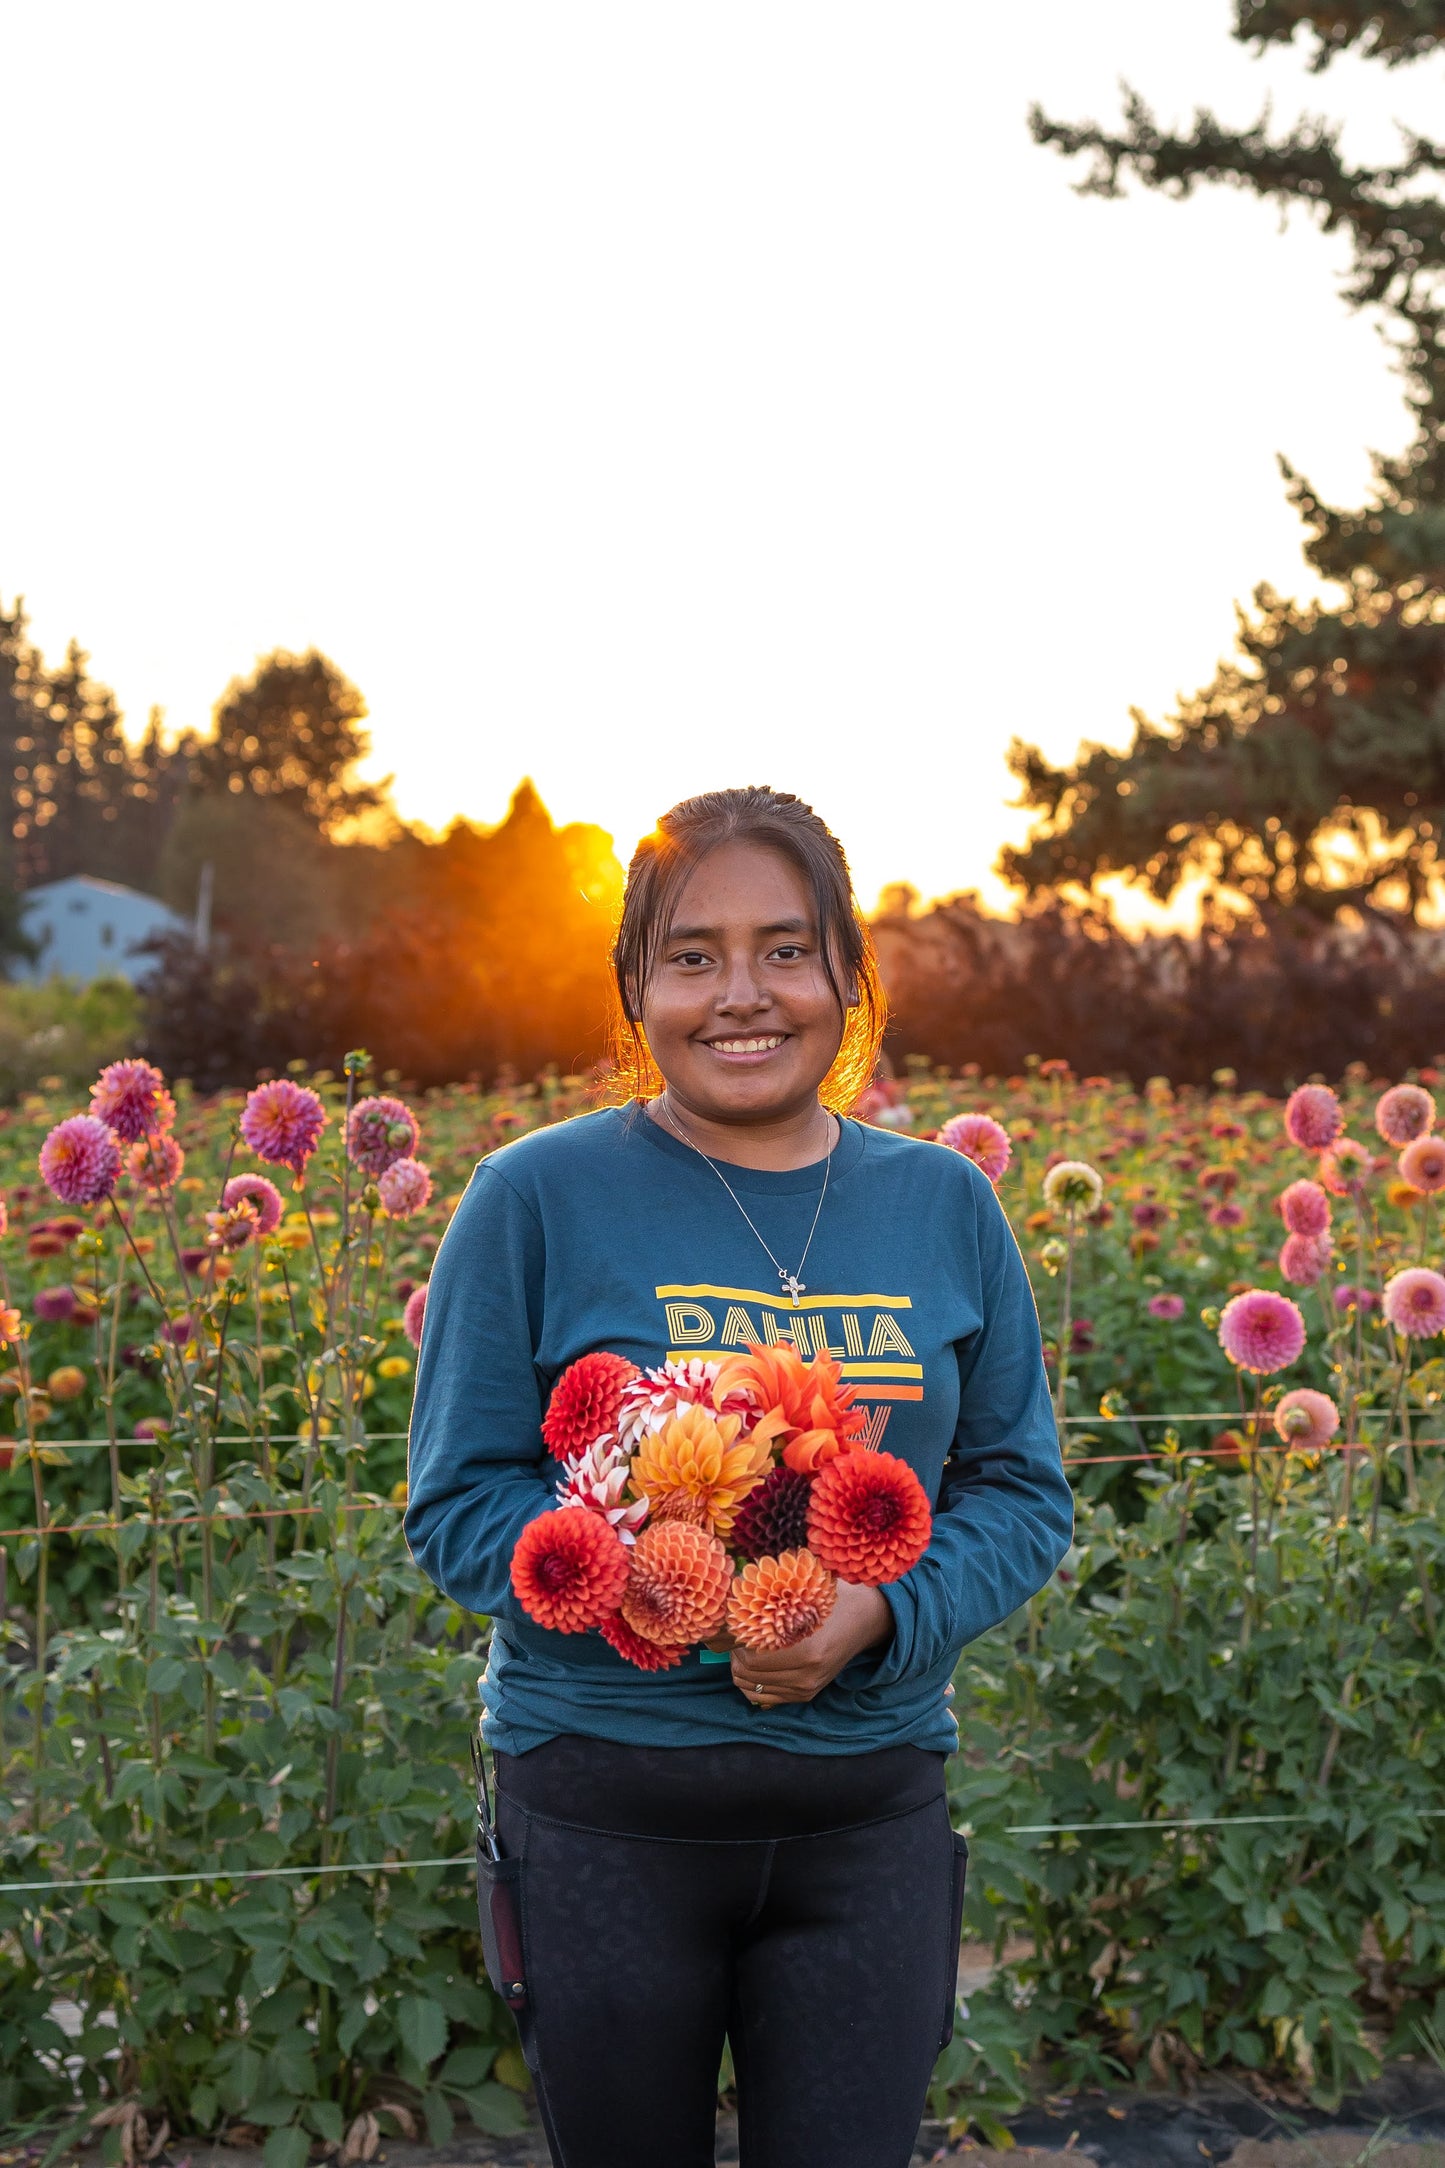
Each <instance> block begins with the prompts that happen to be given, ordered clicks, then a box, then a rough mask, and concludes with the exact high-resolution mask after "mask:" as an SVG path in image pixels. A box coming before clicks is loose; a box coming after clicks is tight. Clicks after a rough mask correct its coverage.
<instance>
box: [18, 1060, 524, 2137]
mask: <svg viewBox="0 0 1445 2168" xmlns="http://www.w3.org/2000/svg"><path fill="white" fill-rule="evenodd" d="M365 1066H366V1058H365V1057H364V1056H363V1057H359V1060H358V1061H357V1062H353V1063H352V1064H351V1065H350V1071H349V1074H348V1078H347V1083H346V1086H345V1090H344V1091H342V1090H340V1089H339V1088H332V1087H329V1086H327V1085H325V1084H324V1083H323V1085H322V1089H323V1090H326V1091H327V1094H328V1099H329V1106H330V1114H331V1116H332V1137H333V1139H334V1138H335V1136H336V1133H337V1131H338V1129H339V1128H340V1127H341V1125H342V1123H343V1122H344V1116H345V1107H346V1103H347V1101H348V1100H349V1099H350V1098H351V1097H352V1096H353V1095H354V1094H355V1091H356V1082H355V1072H357V1071H358V1069H364V1067H365ZM237 1106H238V1102H232V1103H231V1104H230V1105H229V1106H228V1107H227V1108H225V1109H224V1110H222V1111H221V1114H220V1118H219V1120H217V1119H216V1118H215V1116H214V1115H211V1116H209V1117H207V1118H206V1119H205V1120H204V1121H199V1122H198V1121H197V1119H196V1116H195V1111H194V1109H193V1108H192V1105H191V1103H190V1101H189V1098H188V1095H187V1094H186V1093H185V1092H184V1091H182V1092H181V1094H180V1101H179V1105H178V1109H177V1133H178V1136H179V1137H181V1138H184V1139H185V1140H186V1142H187V1143H188V1144H189V1145H191V1146H192V1159H191V1165H192V1166H194V1167H196V1168H197V1169H199V1168H201V1167H206V1168H207V1176H206V1177H203V1176H202V1175H201V1174H200V1173H199V1172H197V1173H188V1174H186V1175H185V1176H183V1177H182V1182H183V1185H185V1186H183V1187H182V1188H180V1189H177V1188H176V1187H174V1186H173V1185H170V1184H168V1185H166V1186H165V1188H164V1191H163V1194H162V1197H161V1198H160V1200H159V1201H156V1202H152V1203H149V1204H147V1203H145V1202H143V1201H142V1200H141V1199H140V1198H138V1197H137V1195H136V1193H135V1191H134V1189H133V1188H132V1187H131V1186H130V1185H129V1184H127V1185H126V1203H125V1206H124V1213H125V1219H124V1224H122V1223H121V1219H120V1216H119V1214H118V1213H117V1212H116V1211H115V1210H114V1209H113V1208H106V1207H103V1208H102V1209H101V1210H100V1211H99V1212H98V1213H97V1214H96V1215H95V1221H96V1224H95V1230H94V1232H90V1231H87V1232H85V1233H83V1234H81V1235H79V1236H78V1237H77V1238H76V1240H75V1242H74V1245H73V1251H72V1256H71V1257H70V1258H69V1259H68V1260H67V1261H66V1262H65V1263H64V1264H60V1263H58V1262H57V1260H56V1259H55V1258H54V1257H53V1256H52V1255H50V1254H48V1252H50V1251H53V1250H54V1249H55V1248H57V1247H61V1248H63V1244H62V1242H61V1238H59V1237H57V1236H55V1235H54V1234H53V1233H52V1232H51V1231H50V1229H49V1223H48V1221H47V1222H42V1223H41V1224H40V1225H38V1226H36V1227H33V1228H32V1230H31V1231H30V1233H29V1235H28V1238H27V1243H26V1246H27V1247H28V1248H30V1249H32V1250H33V1249H34V1248H35V1247H36V1245H37V1244H41V1245H43V1246H44V1250H45V1251H46V1253H47V1254H42V1255H41V1256H39V1257H38V1258H37V1259H36V1263H37V1265H38V1267H39V1271H40V1274H41V1275H44V1276H46V1277H47V1278H48V1279H49V1284H50V1285H51V1287H52V1291H53V1290H54V1289H55V1287H56V1286H57V1285H60V1286H62V1287H63V1286H64V1284H65V1281H64V1279H63V1278H62V1277H61V1275H62V1274H64V1273H66V1272H69V1273H72V1274H73V1275H74V1279H73V1282H72V1283H71V1284H72V1285H73V1286H74V1287H76V1288H78V1289H79V1291H80V1294H81V1296H82V1297H83V1298H84V1302H85V1307H86V1314H87V1317H88V1320H89V1323H88V1325H86V1326H79V1325H77V1324H76V1323H75V1322H74V1321H73V1320H72V1321H65V1320H61V1321H59V1322H55V1321H49V1322H47V1321H45V1320H44V1319H42V1318H37V1319H36V1320H35V1321H34V1322H30V1321H28V1320H27V1322H26V1323H25V1324H24V1325H22V1327H21V1328H20V1330H19V1331H18V1333H12V1342H13V1347H14V1352H15V1357H16V1362H15V1368H14V1369H13V1370H12V1371H11V1372H10V1373H9V1374H8V1378H7V1380H6V1383H7V1385H8V1387H9V1388H10V1391H11V1399H10V1401H9V1403H8V1405H9V1406H11V1407H12V1408H13V1409H14V1411H15V1414H14V1420H15V1430H16V1433H18V1435H13V1436H12V1443H11V1444H10V1445H9V1446H7V1447H5V1448H4V1450H3V1456H0V1457H3V1462H4V1464H5V1467H6V1468H8V1470H9V1472H8V1474H3V1475H0V1500H3V1507H4V1514H5V1520H6V1522H7V1523H8V1524H12V1526H13V1527H16V1528H18V1529H19V1530H23V1527H24V1521H23V1518H22V1515H23V1506H22V1501H23V1500H24V1499H25V1494H26V1490H27V1489H28V1490H29V1492H30V1499H29V1504H30V1514H29V1519H30V1522H31V1524H32V1528H33V1531H34V1532H32V1533H28V1534H26V1533H12V1534H11V1535H10V1536H9V1537H8V1539H7V1541H6V1546H5V1550H6V1556H5V1566H6V1575H5V1581H4V1589H5V1596H4V1601H3V1623H0V2126H3V2127H13V2126H14V2125H16V2124H17V2123H23V2122H25V2121H27V2120H29V2119H31V2118H34V2117H37V2116H41V2117H43V2116H44V2115H45V2114H46V2113H47V2112H48V2111H61V2110H64V2111H66V2112H70V2111H71V2110H72V2109H73V2107H74V2104H75V2096H76V2095H77V2094H78V2095H79V2098H80V2100H81V2102H82V2103H83V2104H84V2106H85V2108H86V2110H87V2112H90V2111H95V2110H99V2111H101V2112H106V2111H107V2109H108V2108H109V2107H120V2106H126V2105H127V2104H128V2105H129V2106H133V2107H134V2108H135V2109H136V2110H137V2111H139V2112H141V2113H143V2114H144V2115H145V2116H146V2117H147V2118H148V2119H149V2121H150V2123H151V2125H152V2127H154V2125H155V2124H156V2122H157V2121H158V2120H159V2119H161V2118H162V2117H164V2118H166V2119H168V2120H169V2123H170V2125H171V2128H172V2130H173V2131H176V2132H200V2133H207V2132H214V2131H222V2130H234V2129H237V2128H238V2127H241V2126H250V2127H251V2129H253V2130H254V2131H257V2132H262V2133H266V2134H267V2138H266V2157H267V2159H268V2160H269V2161H271V2162H273V2163H276V2164H279V2168H286V2164H287V2163H289V2162H291V2161H292V2160H293V2159H294V2160H297V2161H300V2160H302V2159H304V2158H305V2157H306V2153H307V2150H308V2148H309V2145H310V2142H311V2140H312V2139H313V2138H319V2139H322V2140H326V2141H332V2142H339V2141H340V2140H341V2138H342V2137H343V2135H344V2133H345V2131H346V2130H347V2129H348V2128H349V2127H350V2125H351V2123H352V2122H353V2120H354V2119H355V2118H356V2117H357V2116H358V2115H361V2114H364V2113H366V2112H368V2111H369V2110H370V2108H371V2107H372V2106H374V2105H376V2104H378V2103H379V2102H381V2101H386V2100H390V2101H393V2102H396V2103H399V2104H400V2105H401V2106H402V2107H403V2109H405V2110H407V2111H408V2112H412V2113H414V2114H415V2115H416V2116H418V2117H420V2118H421V2119H422V2120H424V2122H425V2124H426V2127H427V2128H428V2130H429V2131H430V2132H431V2134H432V2135H433V2137H435V2138H438V2139H441V2138H444V2137H445V2136H446V2135H447V2134H448V2133H449V2131H450V2128H451V2124H452V2121H453V2119H454V2117H455V2115H456V2114H458V2113H461V2112H466V2113H468V2114H470V2115H471V2117H472V2118H473V2120H474V2121H475V2122H477V2123H478V2124H480V2125H481V2127H482V2128H484V2129H491V2130H496V2131H505V2130H509V2129H514V2128H516V2127H518V2125H519V2123H520V2122H521V2120H522V2116H521V2110H520V2105H519V2102H518V2098H517V2095H516V2093H515V2091H514V2090H512V2089H510V2088H509V2087H507V2086H506V2085H501V2084H498V2083H497V2081H496V2078H495V2076H494V2075H493V2068H492V2066H493V2064H494V2062H495V2061H496V2058H497V2054H498V2051H499V2049H502V2048H503V2047H505V2046H506V2045H507V2044H509V2043H510V2042H512V2040H513V2038H514V2028H513V2025H512V2020H511V2018H510V2015H509V2014H508V2013H507V2012H506V2010H505V2009H504V2007H503V2006H502V2005H501V2004H500V2003H499V2002H498V2001H497V2000H496V1998H495V1997H494V1996H493V1995H492V1994H491V1992H490V1990H489V1989H488V1987H487V1985H486V1983H485V1979H484V1976H483V1973H482V1968H481V1963H480V1954H479V1944H478V1937H477V1931H476V1911H475V1897H474V1893H473V1890H472V1888H471V1884H470V1879H469V1876H468V1874H467V1873H466V1871H465V1868H464V1869H463V1871H462V1872H456V1871H454V1870H452V1869H450V1868H448V1867H446V1866H426V1865H424V1864H420V1863H424V1862H427V1861H440V1862H446V1861H450V1860H454V1859H456V1858H458V1857H459V1856H460V1857H461V1858H462V1859H463V1860H464V1861H466V1860H468V1859H469V1856H470V1843H471V1814H470V1794H469V1784H468V1781H467V1779H466V1776H465V1774H464V1772H465V1767H466V1764H465V1741H466V1735H467V1732H468V1730H469V1729H470V1726H471V1724H472V1722H473V1721H474V1719H475V1696H476V1681H477V1677H478V1674H479V1671H480V1668H481V1664H482V1661H483V1657H484V1636H483V1633H482V1631H481V1629H480V1627H479V1625H478V1622H475V1621H472V1620H470V1619H469V1618H467V1617H466V1616H464V1615H463V1614H461V1613H459V1612H458V1611H456V1610H455V1609H454V1608H453V1607H452V1606H450V1605H448V1604H446V1603H444V1602H441V1601H440V1600H439V1599H438V1598H437V1596H436V1595H435V1592H434V1591H433V1590H432V1589H431V1588H430V1586H429V1584H428V1583H427V1582H426V1581H425V1580H424V1579H423V1578H422V1576H421V1575H420V1574H419V1573H418V1572H417V1570H416V1568H415V1567H414V1566H413V1565H412V1563H411V1560H410V1557H409V1555H408V1553H407V1549H406V1545H405V1541H404V1538H403V1536H402V1532H401V1518H400V1513H399V1511H398V1505H399V1502H400V1494H399V1493H397V1492H396V1490H395V1485H396V1479H397V1476H398V1474H399V1473H400V1469H401V1466H402V1465H403V1464H402V1462H401V1459H400V1448H399V1446H398V1445H397V1444H395V1443H393V1442H390V1441H389V1440H388V1439H386V1438H384V1437H383V1438H381V1439H371V1438H368V1437H367V1435H366V1428H365V1423H364V1421H363V1411H374V1414H373V1415H372V1421H373V1424H374V1427H375V1428H376V1429H378V1430H381V1431H384V1432H385V1431H390V1432H395V1431H396V1430H397V1429H398V1428H400V1427H401V1425H402V1423H403V1422H404V1418H405V1411H406V1396H407V1392H408V1390H409V1384H408V1381H409V1376H410V1371H411V1363H410V1360H409V1358H408V1357H406V1356H403V1355H401V1354H399V1353H398V1352H397V1350H398V1341H399V1326H398V1323H397V1320H396V1318H395V1315H394V1312H395V1309H396V1307H397V1303H398V1297H397V1294H396V1292H395V1289H394V1285H393V1281H392V1278H391V1275H392V1273H393V1272H394V1271H395V1270H396V1266H397V1262H398V1259H397V1256H396V1252H397V1248H398V1243H397V1237H398V1235H400V1237H401V1244H402V1247H401V1259H409V1260H411V1261H413V1262H414V1263H416V1264H420V1263H422V1262H423V1261H424V1256H425V1254H426V1251H425V1249H424V1248H422V1247H419V1246H417V1245H416V1244H414V1243H413V1244H411V1246H410V1247H408V1246H407V1243H408V1236H409V1234H410V1230H408V1229H406V1228H405V1227H404V1226H402V1225H401V1224H400V1223H396V1222H390V1221H386V1220H384V1219H378V1216H377V1209H376V1193H375V1190H374V1189H369V1188H367V1187H365V1186H363V1184H362V1183H361V1182H360V1180H359V1179H357V1178H356V1177H355V1175H354V1170H352V1169H351V1168H350V1166H349V1163H348V1162H347V1161H346V1160H345V1158H344V1157H343V1156H342V1155H341V1154H340V1153H339V1152H338V1151H337V1149H336V1145H335V1142H334V1141H333V1143H332V1145H331V1148H330V1152H329V1153H328V1155H327V1156H326V1158H325V1159H324V1161H323V1162H322V1163H320V1164H315V1165H313V1166H312V1168H311V1169H310V1171H309V1174H308V1180H307V1185H306V1189H305V1191H304V1192H303V1195H302V1197H301V1198H300V1199H297V1201H296V1209H295V1210H294V1211H293V1212H292V1213H291V1214H290V1216H289V1217H287V1218H285V1219H283V1221H282V1222H281V1224H280V1226H279V1227H278V1228H277V1229H276V1231H275V1236H274V1239H271V1240H268V1241H267V1242H266V1243H265V1245H264V1249H263V1248H262V1246H261V1245H260V1244H259V1243H258V1242H257V1241H256V1240H255V1239H252V1240H251V1242H250V1243H249V1244H248V1245H247V1246H246V1247H245V1248H243V1249H242V1250H240V1251H237V1252H235V1253H234V1254H229V1255H228V1254H226V1253H224V1252H222V1251H220V1250H218V1249H216V1248H215V1247H213V1248H212V1249H211V1250H210V1251H209V1252H207V1251H206V1249H205V1248H204V1246H201V1247H199V1248H196V1247H191V1246H189V1245H188V1244H187V1242H186V1241H185V1238H184V1235H183V1234H182V1225H183V1217H184V1215H185V1214H186V1213H187V1211H188V1210H190V1209H193V1208H194V1207H193V1206H192V1199H198V1200H199V1202H200V1203H201V1204H209V1203H212V1202H213V1201H214V1197H215V1190H214V1187H213V1186H212V1185H213V1184H214V1183H215V1181H216V1180H217V1178H218V1176H219V1174H220V1172H221V1171H222V1170H223V1169H224V1168H225V1167H226V1166H227V1165H228V1164H229V1163H230V1161H231V1159H232V1155H233V1152H234V1148H235V1147H234V1123H235V1115H236V1112H237ZM54 1111H56V1110H55V1108H54V1107H53V1106H51V1105H49V1104H47V1102H46V1101H45V1100H44V1099H43V1098H42V1099H40V1100H39V1101H37V1102H31V1103H29V1104H28V1105H27V1107H26V1108H25V1109H24V1110H22V1118H21V1119H20V1120H19V1121H17V1122H16V1123H14V1124H13V1125H12V1129H11V1131H10V1133H9V1137H8V1140H7V1141H8V1142H9V1143H10V1144H11V1146H12V1148H14V1147H19V1148H20V1149H22V1150H25V1151H26V1158H27V1159H28V1156H29V1152H30V1151H33V1149H34V1143H35V1141H36V1139H37V1137H38V1136H40V1135H43V1133H44V1130H45V1128H46V1126H47V1125H48V1121H49V1119H50V1118H51V1116H52V1114H53V1113H54ZM25 1164H26V1161H25V1160H22V1161H21V1165H22V1167H24V1166H25ZM438 1172H439V1173H440V1172H441V1163H440V1160H439V1161H438ZM282 1179H283V1181H289V1176H287V1175H285V1174H284V1172H283V1174H282ZM51 1210H52V1211H53V1206H52V1207H51ZM76 1224H77V1223H76V1222H71V1223H70V1225H71V1227H72V1228H73V1227H74V1226H75V1225H76ZM191 1231H192V1230H191V1229H189V1228H188V1229H186V1233H190V1232H191ZM15 1232H18V1230H12V1240H13V1237H14V1233H15ZM15 1263H16V1265H17V1266H18V1264H19V1260H15ZM51 1276H54V1277H51ZM6 1286H7V1289H8V1290H9V1292H8V1293H7V1297H6V1299H7V1300H9V1299H12V1297H13V1293H14V1292H15V1290H14V1289H13V1287H11V1283H10V1281H9V1278H8V1275H7V1277H6ZM181 1316H184V1317H186V1318H187V1319H189V1320H190V1321H191V1328H192V1329H191V1330H190V1332H189V1333H187V1332H186V1331H185V1330H184V1329H182V1330H180V1331H179V1332H177V1331H176V1329H175V1327H174V1321H175V1320H176V1319H178V1318H179V1317H181ZM123 1335H124V1336H125V1337H123ZM87 1340H89V1342H90V1352H89V1359H87V1352H86V1344H87ZM404 1344H405V1343H404V1342H402V1343H401V1345H404ZM58 1358H59V1359H60V1360H59V1361H57V1359H58ZM51 1364H57V1367H56V1368H54V1369H51V1368H50V1365H51ZM62 1386H63V1387H64V1394H63V1395H62ZM77 1394H78V1397H77ZM143 1406H149V1407H150V1408H151V1409H153V1410H155V1411H157V1413H158V1414H159V1415H161V1416H162V1417H163V1418H164V1423H165V1429H164V1431H163V1432H162V1434H161V1435H160V1436H159V1437H158V1438H155V1439H151V1438H147V1437H140V1436H137V1437H134V1438H133V1437H130V1436H127V1435H126V1432H127V1430H128V1429H133V1428H134V1416H135V1414H136V1413H137V1411H138V1409H139V1408H141V1407H143ZM76 1432H80V1433H81V1437H82V1440H83V1439H84V1438H85V1437H86V1436H89V1437H96V1436H97V1435H98V1436H99V1439H100V1441H101V1448H102V1450H101V1451H100V1452H98V1453H94V1454H92V1453H91V1452H90V1451H89V1450H88V1448H87V1446H86V1445H85V1444H84V1443H83V1442H81V1443H77V1444H76V1445H75V1446H74V1448H72V1449H71V1450H69V1451H67V1449H66V1445H65V1442H64V1441H65V1439H66V1437H67V1436H74V1435H75V1434H76ZM107 1493H108V1495H107ZM52 1531H54V1532H52ZM377 1862H380V1863H382V1864H381V1866H380V1867H378V1866H377V1865H376V1864H375V1863H377ZM388 1862H395V1863H396V1866H395V1869H394V1871H388V1870H387V1866H386V1863H388ZM352 1863H361V1864H364V1865H365V1866H366V1871H365V1872H364V1873H356V1872H352V1871H351V1865H352ZM151 1877H162V1878H165V1879H162V1880H160V1881H153V1880H151V1879H150V1878H151ZM70 1878H78V1879H79V1880H80V1881H81V1882H82V1883H83V1884H84V1885H85V1886H84V1887H82V1888H80V1889H76V1890H67V1889H65V1888H64V1887H61V1888H60V1889H58V1890H57V1891H56V1894H55V1895H54V1897H53V1898H52V1897H47V1896H46V1895H45V1893H44V1888H43V1885H45V1884H46V1883H49V1882H52V1881H55V1882H59V1883H61V1884H62V1885H63V1884H64V1883H65V1882H66V1881H67V1880H68V1879H70ZM132 1878H134V1879H132ZM32 1882H38V1883H40V1884H41V1885H42V1888H41V1889H40V1890H33V1889H32V1890H26V1889H21V1888H15V1887H13V1886H11V1885H15V1884H24V1883H32ZM91 1884H108V1885H109V1886H104V1887H101V1886H97V1887H95V1888H93V1889H92V1888H91V1887H90V1886H89V1885H91ZM67 2010H73V2011H75V2012H78V2013H79V2017H78V2031H76V2032H75V2033H74V2034H73V2036H72V2037H66V2035H65V2032H64V2031H63V2029H61V2028H60V2027H59V2026H58V2023H57V2013H58V2012H64V2011H67ZM503 2067H504V2069H505V2068H506V2067H507V2066H506V2065H505V2064H504V2066H503ZM378 2088H380V2090H378Z"/></svg>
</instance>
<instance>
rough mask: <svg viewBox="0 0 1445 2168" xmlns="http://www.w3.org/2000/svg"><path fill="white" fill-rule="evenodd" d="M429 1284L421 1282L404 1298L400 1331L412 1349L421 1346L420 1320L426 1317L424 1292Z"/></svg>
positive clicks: (424, 1281)
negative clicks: (404, 1304) (404, 1303)
mask: <svg viewBox="0 0 1445 2168" xmlns="http://www.w3.org/2000/svg"><path fill="white" fill-rule="evenodd" d="M429 1284H430V1283H429V1282H428V1281H426V1280H423V1281H422V1283H421V1286H420V1287H414V1288H413V1289H412V1291H411V1293H410V1294H409V1295H408V1296H407V1298H406V1308H405V1309H404V1310H403V1311H402V1313H401V1329H402V1331H403V1332H404V1333H405V1334H406V1336H407V1338H408V1340H410V1342H411V1344H412V1346H413V1347H420V1346H421V1326H422V1319H423V1318H424V1317H425V1316H426V1291H427V1288H428V1286H429Z"/></svg>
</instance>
